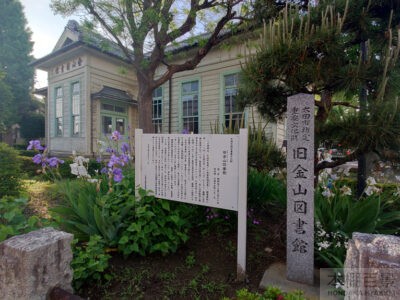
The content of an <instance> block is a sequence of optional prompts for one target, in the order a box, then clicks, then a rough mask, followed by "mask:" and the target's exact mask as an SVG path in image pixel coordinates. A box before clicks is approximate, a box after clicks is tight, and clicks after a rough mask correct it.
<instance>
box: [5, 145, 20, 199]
mask: <svg viewBox="0 0 400 300" xmlns="http://www.w3.org/2000/svg"><path fill="white" fill-rule="evenodd" d="M0 166H1V168H0V198H1V197H3V196H6V195H9V196H16V195H18V194H19V189H20V188H21V170H20V160H19V159H18V152H17V151H16V150H15V149H13V148H11V147H10V146H8V145H7V144H5V143H0Z"/></svg>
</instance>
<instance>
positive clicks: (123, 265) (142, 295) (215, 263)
mask: <svg viewBox="0 0 400 300" xmlns="http://www.w3.org/2000/svg"><path fill="white" fill-rule="evenodd" d="M261 220H262V221H261V224H260V225H250V226H249V227H248V238H247V240H248V241H247V272H246V273H247V280H246V282H244V283H240V282H237V281H236V230H230V231H228V232H222V231H221V230H220V229H219V228H212V229H210V230H209V231H208V232H207V233H205V234H201V233H200V232H197V231H193V232H192V233H191V237H190V239H189V241H188V242H187V243H186V244H185V245H183V246H182V247H181V248H180V249H179V250H178V251H177V252H176V253H175V254H170V255H167V256H161V255H149V256H146V257H139V256H132V257H129V258H127V259H124V258H123V257H122V256H120V255H114V256H113V258H112V259H111V261H110V265H111V266H110V269H109V273H108V274H109V275H111V276H110V277H111V279H109V280H103V281H102V282H101V283H97V284H93V283H91V284H90V285H89V284H88V285H87V286H84V287H83V288H82V289H81V291H80V292H79V293H78V294H79V295H80V296H81V297H84V298H87V299H221V298H222V297H223V296H226V297H233V296H234V295H235V294H236V290H238V289H241V288H247V289H249V290H251V291H259V287H258V286H259V283H260V281H261V278H262V276H263V274H264V271H265V270H266V269H267V267H268V266H269V265H270V264H272V263H273V262H277V261H284V260H285V252H286V248H285V239H286V236H285V225H286V224H285V223H286V218H285V217H284V216H282V219H280V220H276V219H275V220H272V219H268V218H267V217H264V218H261Z"/></svg>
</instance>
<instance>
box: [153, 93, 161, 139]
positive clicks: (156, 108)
mask: <svg viewBox="0 0 400 300" xmlns="http://www.w3.org/2000/svg"><path fill="white" fill-rule="evenodd" d="M162 102H163V88H162V87H161V86H159V87H158V88H156V89H155V90H154V91H153V100H152V123H153V126H154V133H161V132H162Z"/></svg>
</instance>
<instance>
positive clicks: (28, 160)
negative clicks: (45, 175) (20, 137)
mask: <svg viewBox="0 0 400 300" xmlns="http://www.w3.org/2000/svg"><path fill="white" fill-rule="evenodd" d="M29 152H32V151H29ZM18 159H19V161H20V164H21V170H22V172H23V173H24V174H26V176H28V177H35V176H37V175H38V166H37V165H35V164H34V163H33V161H32V157H29V156H19V157H18Z"/></svg>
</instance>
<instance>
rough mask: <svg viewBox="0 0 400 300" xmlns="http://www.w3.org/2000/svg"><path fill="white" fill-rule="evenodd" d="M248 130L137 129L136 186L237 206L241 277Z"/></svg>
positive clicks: (196, 201)
mask: <svg viewBox="0 0 400 300" xmlns="http://www.w3.org/2000/svg"><path fill="white" fill-rule="evenodd" d="M247 136H248V135H247V129H241V130H240V134H239V135H233V134H229V135H228V134H195V135H192V134H143V131H142V130H141V129H136V130H135V185H136V186H137V187H138V186H140V187H141V188H144V189H146V190H151V191H152V192H153V193H154V195H155V196H156V197H158V198H162V199H168V200H174V201H179V202H185V203H191V204H197V205H203V206H209V207H215V208H222V209H228V210H234V211H238V223H239V224H238V225H239V226H238V279H242V278H240V277H244V274H245V269H246V267H245V266H246V264H245V263H246V213H247V143H248V142H247Z"/></svg>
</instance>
